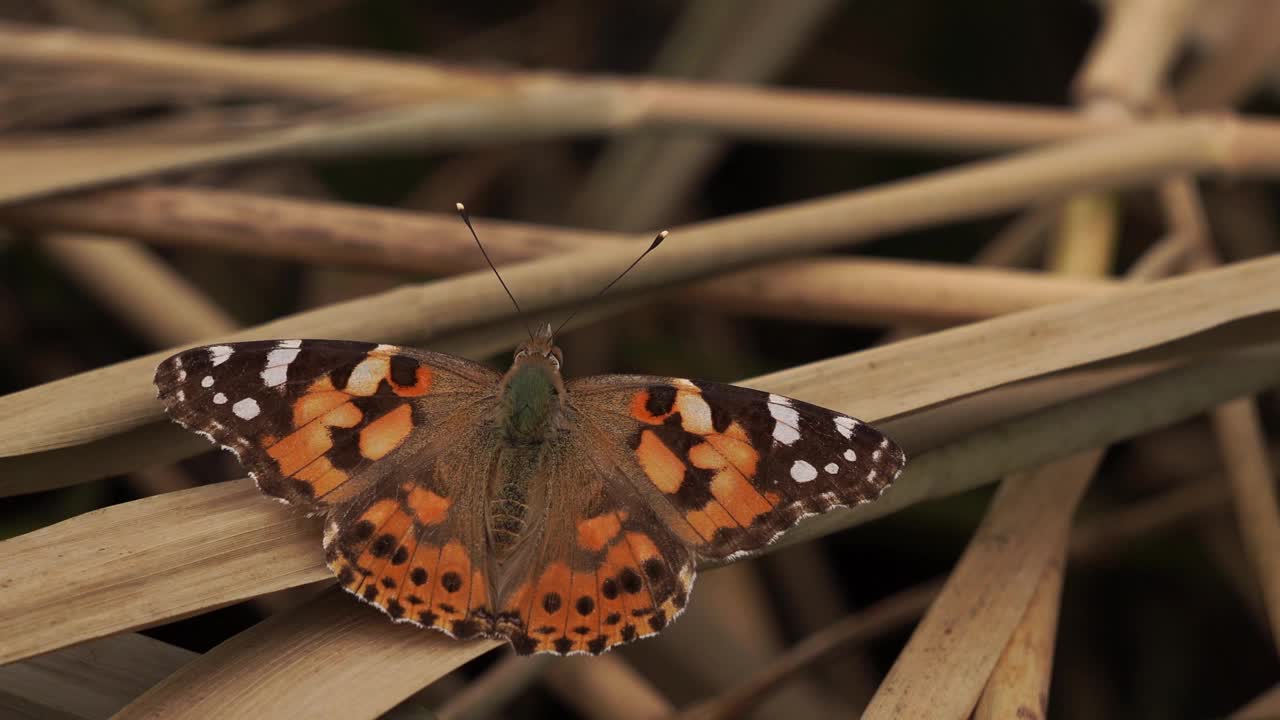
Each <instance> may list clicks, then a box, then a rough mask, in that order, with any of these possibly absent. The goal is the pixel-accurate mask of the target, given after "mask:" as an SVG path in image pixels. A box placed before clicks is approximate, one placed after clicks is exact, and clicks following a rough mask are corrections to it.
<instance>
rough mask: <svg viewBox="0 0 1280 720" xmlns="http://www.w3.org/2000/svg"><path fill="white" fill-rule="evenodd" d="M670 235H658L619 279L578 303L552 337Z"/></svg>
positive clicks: (664, 233) (662, 233) (665, 232)
mask: <svg viewBox="0 0 1280 720" xmlns="http://www.w3.org/2000/svg"><path fill="white" fill-rule="evenodd" d="M669 234H670V233H669V232H667V231H666V230H663V231H662V232H660V233H658V236H657V237H655V238H654V239H653V243H652V244H650V245H649V249H648V250H645V251H644V252H642V253H640V257H638V258H636V259H635V260H633V261H632V263H631V264H630V265H628V266H627V269H626V270H623V271H622V273H621V274H619V275H618V277H616V278H614V279H613V280H611V281H609V284H608V285H605V286H604V287H603V288H601V289H600V292H598V293H596V294H595V295H593V296H592V297H591V298H589V299H587V300H583V301H582V302H579V303H578V306H577V307H576V308H574V309H573V312H571V313H569V317H567V318H565V319H564V322H562V323H560V327H558V328H556V331H555V332H554V333H551V336H552V337H555V336H557V335H559V334H560V331H561V330H563V329H564V326H565V325H568V324H569V321H570V320H572V319H573V318H574V317H575V316H576V315H577V314H578V311H579V310H581V309H582V308H584V307H586V305H587V303H589V302H592V301H595V300H596V299H598V298H599V297H600V296H601V295H604V294H605V293H607V292H609V288H611V287H613V286H614V285H616V284H617V283H618V281H619V280H621V279H622V278H624V277H626V275H627V273H629V272H631V268H634V267H635V266H636V265H639V264H640V261H641V260H643V259H644V256H645V255H648V254H649V253H651V252H653V251H654V250H656V249H658V246H659V245H661V244H662V241H663V240H666V239H667V235H669Z"/></svg>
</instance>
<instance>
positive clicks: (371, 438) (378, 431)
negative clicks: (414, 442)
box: [360, 403, 413, 460]
mask: <svg viewBox="0 0 1280 720" xmlns="http://www.w3.org/2000/svg"><path fill="white" fill-rule="evenodd" d="M412 431H413V409H412V408H410V407H409V404H408V403H405V404H403V405H400V406H399V407H397V408H395V409H394V410H392V411H391V412H389V413H387V414H386V415H383V416H382V417H380V418H378V419H377V420H374V421H373V422H371V423H369V424H368V425H366V426H365V427H364V429H363V430H361V431H360V454H361V455H363V456H365V457H367V458H369V459H370V460H378V459H380V458H382V457H384V456H385V455H386V454H387V453H389V452H391V451H392V450H395V449H396V448H398V447H400V443H403V442H404V439H405V438H407V437H409V433H410V432H412Z"/></svg>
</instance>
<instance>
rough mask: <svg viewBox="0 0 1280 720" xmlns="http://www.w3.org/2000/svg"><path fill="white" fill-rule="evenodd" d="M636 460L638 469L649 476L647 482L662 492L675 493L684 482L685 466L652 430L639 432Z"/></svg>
mask: <svg viewBox="0 0 1280 720" xmlns="http://www.w3.org/2000/svg"><path fill="white" fill-rule="evenodd" d="M636 460H638V461H639V462H640V467H641V468H643V469H644V473H645V475H648V476H649V480H651V481H652V482H653V484H654V485H657V486H658V489H659V490H661V491H662V492H665V493H673V492H676V491H677V490H679V489H680V484H681V483H682V482H684V473H685V470H686V468H685V464H684V463H683V462H682V461H681V460H680V458H679V457H677V456H676V454H675V453H673V452H671V449H670V448H668V447H667V446H666V445H665V444H664V443H663V442H662V440H660V439H658V436H657V435H656V434H654V432H653V431H652V430H642V431H641V432H640V445H639V446H638V447H637V448H636Z"/></svg>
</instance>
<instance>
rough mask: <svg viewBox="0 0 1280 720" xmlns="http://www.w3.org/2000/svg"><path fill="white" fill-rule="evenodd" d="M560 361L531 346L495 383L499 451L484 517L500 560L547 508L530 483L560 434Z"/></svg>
mask: <svg viewBox="0 0 1280 720" xmlns="http://www.w3.org/2000/svg"><path fill="white" fill-rule="evenodd" d="M530 346H532V347H530ZM553 350H554V353H553V352H552V351H553ZM559 357H560V356H559V350H558V349H555V348H553V347H552V346H551V345H550V344H549V342H548V343H547V344H545V345H544V344H542V343H537V344H535V343H533V342H530V343H528V344H526V345H525V346H522V347H521V349H520V350H519V351H517V353H516V361H515V364H514V365H512V367H511V369H510V370H509V371H508V372H507V374H506V376H505V377H504V378H503V379H502V383H501V384H500V385H499V389H498V418H497V423H496V425H497V427H498V433H499V437H500V445H501V447H500V448H499V452H498V455H497V462H496V465H495V467H494V468H493V473H492V476H491V485H490V489H489V493H490V494H489V517H488V527H489V538H490V542H491V544H492V546H493V549H494V550H495V551H496V553H497V555H498V556H499V558H501V557H503V556H505V555H506V554H507V553H508V552H510V551H511V550H512V549H514V547H515V546H516V545H518V544H519V542H520V540H521V539H522V538H523V537H524V536H525V534H526V532H525V531H526V530H527V529H529V526H530V519H531V518H532V517H536V516H538V515H539V513H540V511H541V510H545V508H543V507H542V506H543V505H545V498H546V496H545V493H544V492H541V490H544V488H537V487H534V486H533V482H534V479H535V478H536V477H538V468H539V467H540V466H541V465H542V462H543V458H544V457H545V455H546V453H547V452H548V450H549V449H550V444H551V443H552V441H553V440H555V439H556V437H557V436H558V435H559V433H560V430H561V417H562V412H563V410H564V381H563V380H562V379H561V377H560V371H559V363H560V360H559Z"/></svg>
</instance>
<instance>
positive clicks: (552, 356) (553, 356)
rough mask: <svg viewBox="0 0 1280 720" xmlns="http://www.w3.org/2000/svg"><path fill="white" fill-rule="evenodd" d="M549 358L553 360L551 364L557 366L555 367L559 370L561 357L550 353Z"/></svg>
mask: <svg viewBox="0 0 1280 720" xmlns="http://www.w3.org/2000/svg"><path fill="white" fill-rule="evenodd" d="M547 359H548V360H550V361H551V364H552V365H553V366H554V367H555V369H557V370H559V369H560V358H558V357H556V356H555V355H548V356H547Z"/></svg>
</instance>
